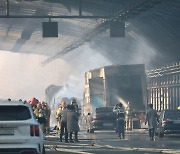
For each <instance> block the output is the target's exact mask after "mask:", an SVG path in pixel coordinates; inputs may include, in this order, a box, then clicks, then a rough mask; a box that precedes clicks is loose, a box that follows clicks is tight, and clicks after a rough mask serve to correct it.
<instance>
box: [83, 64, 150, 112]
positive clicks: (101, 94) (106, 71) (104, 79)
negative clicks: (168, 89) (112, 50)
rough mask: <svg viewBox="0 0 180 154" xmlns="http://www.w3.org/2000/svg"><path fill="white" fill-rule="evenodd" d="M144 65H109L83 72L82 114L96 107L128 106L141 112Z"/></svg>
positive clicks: (145, 100)
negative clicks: (119, 104)
mask: <svg viewBox="0 0 180 154" xmlns="http://www.w3.org/2000/svg"><path fill="white" fill-rule="evenodd" d="M146 91H147V88H146V75H145V66H144V64H133V65H111V66H105V67H102V68H98V69H94V70H90V71H88V72H85V91H84V114H85V115H86V114H87V113H89V112H91V111H92V109H93V108H96V107H106V106H114V105H116V104H117V103H119V102H121V103H122V104H123V105H124V107H127V105H128V104H131V106H132V108H133V110H134V111H137V112H138V111H144V110H145V106H146V103H147V98H146Z"/></svg>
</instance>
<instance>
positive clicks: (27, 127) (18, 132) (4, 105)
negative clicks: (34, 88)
mask: <svg viewBox="0 0 180 154" xmlns="http://www.w3.org/2000/svg"><path fill="white" fill-rule="evenodd" d="M43 138H44V135H43V132H42V130H41V127H40V125H39V123H38V121H37V120H36V119H35V117H34V114H33V111H32V108H31V106H30V104H29V103H27V102H22V101H4V100H0V154H1V153H3V154H4V153H16V154H45V148H44V139H43Z"/></svg>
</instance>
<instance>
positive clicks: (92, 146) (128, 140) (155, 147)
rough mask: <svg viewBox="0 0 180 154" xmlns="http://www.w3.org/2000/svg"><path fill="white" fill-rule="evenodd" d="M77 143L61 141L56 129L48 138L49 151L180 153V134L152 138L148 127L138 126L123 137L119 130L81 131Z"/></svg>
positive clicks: (46, 142) (50, 152)
mask: <svg viewBox="0 0 180 154" xmlns="http://www.w3.org/2000/svg"><path fill="white" fill-rule="evenodd" d="M79 140H80V142H77V143H64V142H59V135H58V134H57V133H56V131H54V132H51V134H50V135H47V136H46V138H45V148H46V154H63V153H67V154H69V153H77V154H78V153H81V154H92V153H94V154H101V153H102V154H121V153H122V154H158V153H161V154H162V153H169V154H180V136H178V135H171V136H165V137H164V138H163V139H159V138H158V137H156V140H155V141H150V140H149V137H148V131H147V130H144V129H136V130H133V131H128V132H126V137H125V139H119V138H118V137H117V134H116V133H115V131H95V133H92V134H89V133H87V132H86V131H85V130H81V131H80V132H79Z"/></svg>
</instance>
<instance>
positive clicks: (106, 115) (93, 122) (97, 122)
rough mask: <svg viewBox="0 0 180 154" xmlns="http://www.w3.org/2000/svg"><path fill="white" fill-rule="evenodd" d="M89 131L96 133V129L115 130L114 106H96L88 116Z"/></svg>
mask: <svg viewBox="0 0 180 154" xmlns="http://www.w3.org/2000/svg"><path fill="white" fill-rule="evenodd" d="M86 123H87V124H86V125H87V132H89V133H94V131H95V130H115V129H116V113H114V112H113V107H110V106H109V107H96V108H94V109H93V111H92V112H91V113H88V115H87V118H86Z"/></svg>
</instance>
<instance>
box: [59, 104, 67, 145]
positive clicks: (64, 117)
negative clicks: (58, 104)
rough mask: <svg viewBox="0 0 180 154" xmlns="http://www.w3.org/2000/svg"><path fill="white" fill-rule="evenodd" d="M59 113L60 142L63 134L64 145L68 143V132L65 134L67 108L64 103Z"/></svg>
mask: <svg viewBox="0 0 180 154" xmlns="http://www.w3.org/2000/svg"><path fill="white" fill-rule="evenodd" d="M62 106H63V107H62V111H61V130H60V142H62V136H63V134H65V143H68V132H67V108H66V102H65V101H64V103H62Z"/></svg>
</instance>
